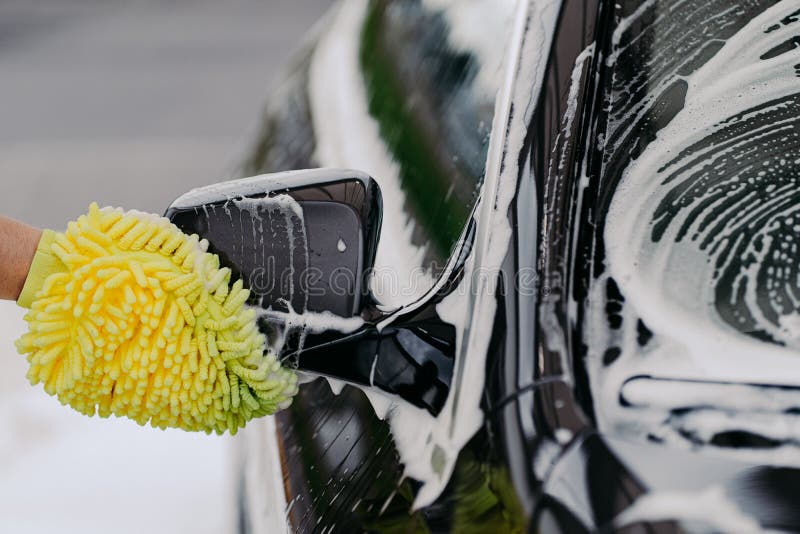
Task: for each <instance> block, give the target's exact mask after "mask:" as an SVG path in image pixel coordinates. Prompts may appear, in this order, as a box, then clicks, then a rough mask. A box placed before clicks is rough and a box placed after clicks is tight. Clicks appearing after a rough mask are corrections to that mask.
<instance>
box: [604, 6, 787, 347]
mask: <svg viewBox="0 0 800 534" xmlns="http://www.w3.org/2000/svg"><path fill="white" fill-rule="evenodd" d="M796 11H797V5H796V3H794V2H788V1H784V2H780V3H778V4H776V5H775V6H772V7H771V8H769V9H767V10H765V11H764V12H763V13H762V14H761V15H759V16H758V17H755V18H754V19H753V20H751V21H750V22H749V23H748V24H747V25H745V26H744V27H743V28H742V29H740V30H739V31H738V32H737V33H736V34H735V35H733V36H732V37H730V39H728V41H727V42H726V43H725V44H724V46H722V47H721V48H720V49H719V51H718V52H717V53H716V54H715V55H714V56H713V58H711V59H710V60H709V61H708V62H707V63H706V64H705V65H704V66H702V67H701V68H700V69H698V70H697V71H696V72H695V73H694V74H692V75H691V76H689V77H687V78H685V79H683V80H680V81H679V82H678V83H684V82H685V84H686V97H685V105H684V107H683V109H681V110H680V111H679V112H678V113H677V114H676V115H675V116H674V118H673V119H672V120H671V121H669V123H668V124H667V125H666V126H665V127H664V128H662V129H661V130H659V131H658V134H657V138H656V139H655V140H653V141H652V142H651V143H650V144H649V145H647V147H646V148H645V150H644V151H643V152H642V154H641V155H640V157H639V158H638V159H636V160H635V161H633V162H632V163H631V164H630V165H629V166H628V167H627V168H626V169H625V172H624V173H623V176H622V180H621V181H620V183H619V185H618V186H617V189H616V190H615V192H614V196H613V199H612V202H611V207H610V210H609V214H608V217H607V224H606V227H605V233H604V239H605V244H606V252H607V264H608V266H609V270H610V274H611V275H612V276H613V278H614V279H615V280H616V281H617V283H618V284H619V286H620V289H621V291H622V293H623V294H624V295H625V297H626V299H627V300H628V302H629V303H631V304H633V306H634V308H635V309H636V310H637V312H640V313H642V314H643V316H646V318H647V321H646V322H647V325H648V327H651V328H653V329H654V330H655V331H656V332H657V333H661V334H664V335H666V336H667V337H668V338H672V339H674V340H678V341H680V342H681V344H682V345H683V344H685V345H687V346H689V345H692V346H696V345H697V344H696V343H695V341H696V339H697V338H695V337H694V336H693V335H692V332H694V333H697V334H701V332H700V331H701V330H703V332H704V334H703V335H705V336H706V337H708V338H713V339H714V340H715V343H714V345H715V347H716V352H717V353H719V351H720V350H726V349H725V347H731V346H732V345H731V343H733V342H734V340H735V339H737V338H740V337H741V336H738V335H737V334H736V332H734V330H735V331H738V332H740V333H745V334H747V335H748V336H751V337H755V338H757V339H760V340H769V341H773V342H775V343H778V344H781V345H785V346H787V347H790V348H794V349H796V348H800V269H799V268H798V262H797V259H798V250H797V239H798V230H800V213H798V212H800V189H799V188H798V181H800V117H798V104H800V79H798V77H797V67H796V65H797V64H798V63H800V49H798V48H794V47H789V46H787V45H786V43H791V42H792V39H796V37H795V36H796V34H797V33H798V32H800V23H797V22H796V21H797V17H796V16H794V15H796ZM642 221H646V222H647V224H641V222H642ZM709 328H711V330H709ZM687 336H690V337H691V338H692V340H691V341H690V340H689V339H688V337H687ZM705 348H708V345H707V344H706V346H705ZM751 348H752V347H751Z"/></svg>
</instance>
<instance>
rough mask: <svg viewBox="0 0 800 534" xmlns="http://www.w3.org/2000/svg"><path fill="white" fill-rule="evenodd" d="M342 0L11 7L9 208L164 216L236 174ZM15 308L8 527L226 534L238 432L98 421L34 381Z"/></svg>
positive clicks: (2, 112) (0, 23) (5, 123)
mask: <svg viewBox="0 0 800 534" xmlns="http://www.w3.org/2000/svg"><path fill="white" fill-rule="evenodd" d="M331 4H332V2H331V1H330V0H293V1H292V2H277V1H274V0H272V1H269V0H261V1H256V0H226V1H225V2H219V1H211V0H162V1H156V0H37V1H36V2H30V1H29V0H4V2H2V3H0V72H2V73H3V82H2V84H0V213H1V214H4V215H8V216H11V217H15V218H19V219H22V220H24V221H26V222H29V223H32V224H36V225H40V226H46V227H50V228H55V229H58V228H62V227H64V225H65V223H66V222H67V221H68V220H70V219H71V218H74V217H76V216H77V215H79V214H81V213H83V212H84V211H85V210H86V208H87V206H88V204H89V203H90V202H91V201H93V200H94V201H98V202H99V203H100V204H101V205H109V204H110V205H115V206H122V207H125V208H136V209H141V210H148V211H153V212H162V211H163V210H164V208H165V207H166V206H167V205H168V204H169V202H170V201H171V200H172V199H173V198H175V197H176V196H178V195H179V194H181V193H182V192H184V191H186V190H187V189H190V188H192V187H196V186H199V185H203V184H207V183H211V182H214V181H218V180H220V179H224V178H227V177H230V176H233V175H236V174H237V166H238V162H239V161H240V159H241V157H242V155H243V153H244V150H246V148H247V146H248V142H249V141H250V140H251V139H252V135H253V133H254V132H255V129H256V128H257V126H258V122H259V117H260V112H261V109H262V107H263V104H264V102H265V98H266V95H267V94H268V92H269V87H270V85H271V84H272V83H273V82H274V81H275V78H276V76H277V75H278V73H279V71H280V67H281V65H282V64H284V63H285V62H286V60H287V59H288V57H289V55H290V53H291V51H292V50H293V49H295V48H296V47H297V46H298V45H299V43H300V42H301V40H302V38H303V36H304V34H305V33H306V32H307V31H308V29H309V28H310V27H311V26H312V25H313V24H314V23H315V21H317V20H318V18H319V17H320V16H321V15H322V14H323V13H324V11H325V10H326V9H327V8H328V7H329V6H330V5H331ZM22 314H23V311H22V310H21V309H20V308H18V307H17V306H16V305H15V304H13V303H8V302H0V424H2V426H3V431H2V432H0V531H2V532H14V533H39V532H65V533H71V532H81V533H86V534H91V533H95V532H97V533H100V532H109V531H113V532H115V533H117V534H120V533H129V532H130V533H140V532H150V533H154V534H159V533H162V532H163V533H183V532H185V533H190V532H191V533H192V534H203V533H220V532H222V533H224V532H230V531H232V525H233V513H232V504H233V503H234V499H233V494H232V482H231V471H232V468H233V465H234V463H233V461H232V455H231V447H232V443H231V440H230V439H229V438H219V437H213V436H205V435H195V434H189V433H184V432H181V431H160V430H154V429H151V428H142V427H139V426H138V425H136V424H135V423H133V422H130V421H127V420H120V419H109V420H101V419H96V418H87V417H84V416H81V415H79V414H76V413H73V412H72V411H71V410H70V409H68V408H66V407H63V406H61V405H60V404H59V403H58V401H57V400H56V399H54V398H51V397H49V396H47V395H46V394H44V393H43V392H42V390H41V387H36V388H34V387H31V386H30V385H29V384H28V383H27V381H26V380H25V378H24V376H25V370H26V367H27V364H26V362H25V361H24V358H22V357H21V356H19V355H17V354H16V351H15V349H14V347H13V340H14V339H16V338H17V337H18V336H19V335H20V334H21V333H22V332H23V330H24V326H25V325H24V322H23V321H22Z"/></svg>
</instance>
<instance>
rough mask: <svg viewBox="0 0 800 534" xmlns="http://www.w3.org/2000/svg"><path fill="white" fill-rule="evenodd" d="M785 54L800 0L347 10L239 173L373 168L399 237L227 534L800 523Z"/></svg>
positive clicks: (260, 432)
mask: <svg viewBox="0 0 800 534" xmlns="http://www.w3.org/2000/svg"><path fill="white" fill-rule="evenodd" d="M799 43H800V4H798V2H797V0H784V1H780V2H779V1H773V0H742V1H740V2H731V1H730V0H704V1H697V0H614V1H606V0H562V1H558V0H533V1H530V2H528V1H519V2H517V1H512V0H472V1H466V0H464V1H456V0H369V1H368V0H345V1H343V2H342V3H340V4H338V5H337V6H336V7H335V9H334V10H333V11H332V12H331V13H330V14H329V15H328V17H327V18H326V19H324V20H323V21H322V22H321V23H320V25H319V26H318V27H317V29H316V30H315V31H314V32H313V34H312V35H311V36H310V37H309V40H308V44H307V46H306V47H305V48H304V49H303V50H302V51H301V53H300V54H299V55H298V56H297V59H296V61H295V62H294V63H293V67H292V68H291V69H290V70H289V72H288V74H287V75H286V77H285V79H284V81H283V83H282V84H281V85H280V86H279V87H278V90H277V91H276V94H274V95H273V97H272V99H271V100H270V103H269V105H268V107H267V112H266V114H265V116H264V118H263V124H262V127H261V131H260V133H259V137H258V139H257V142H256V143H255V144H254V147H253V150H252V151H251V153H250V156H249V159H248V162H247V164H246V165H245V166H244V168H243V170H242V175H255V174H262V173H274V172H278V171H286V170H291V169H307V168H316V167H334V168H350V169H358V171H360V173H365V174H360V173H351V175H352V176H353V177H355V178H353V179H354V180H356V182H358V183H360V184H361V185H362V186H363V188H364V189H363V191H367V192H369V194H371V195H373V196H376V195H378V193H377V188H375V187H374V185H373V184H372V181H371V180H370V179H369V177H368V176H371V177H372V178H374V180H375V182H377V184H378V186H379V187H380V192H381V194H382V199H383V200H382V202H383V208H382V210H380V208H379V207H375V208H374V210H375V211H380V212H381V214H382V219H383V227H382V231H381V233H380V239H379V240H378V241H377V251H376V250H374V248H373V249H370V247H369V246H368V245H367V246H365V247H364V251H365V252H364V254H365V256H364V258H366V262H367V263H372V260H373V257H374V265H373V269H371V270H370V271H369V277H368V279H365V285H367V286H369V289H370V291H369V296H368V298H364V299H363V302H362V303H361V304H358V305H357V306H355V308H353V309H352V310H350V309H349V308H347V307H345V308H346V310H345V312H344V314H345V315H347V314H354V315H358V316H360V317H361V318H362V320H363V324H362V323H358V324H356V325H355V326H354V327H353V328H352V329H350V330H349V331H348V332H346V333H342V332H339V333H338V334H337V335H338V338H337V337H336V335H334V336H333V338H331V337H330V336H329V339H327V341H326V343H329V344H327V345H318V346H324V349H318V348H317V349H315V348H314V346H312V345H313V344H309V343H308V342H305V345H304V347H306V348H307V349H308V351H309V352H308V353H307V354H306V353H305V352H304V351H303V350H300V351H298V350H295V352H294V353H293V354H294V355H295V356H296V357H297V358H300V359H302V358H307V360H306V362H305V363H304V364H303V365H300V367H302V368H305V369H312V370H314V371H316V375H320V374H321V375H325V376H328V377H329V378H330V379H329V380H326V379H325V378H317V377H316V375H315V374H313V373H312V374H311V375H309V376H308V377H307V378H308V379H307V381H306V383H304V384H303V385H302V386H301V388H300V391H299V393H298V395H297V397H296V398H295V400H294V402H293V404H292V405H291V407H290V408H288V409H287V410H285V411H284V412H282V413H280V414H278V415H277V416H276V417H275V419H274V420H272V419H269V420H265V421H262V422H258V423H253V424H252V425H251V426H249V427H248V428H247V429H245V430H244V431H243V433H242V436H241V438H240V441H239V442H238V446H239V449H238V450H239V456H238V460H237V476H238V480H239V483H238V494H239V500H238V502H239V503H240V510H239V512H240V513H239V528H240V531H241V532H273V531H274V530H273V529H274V528H275V525H276V524H278V525H287V526H288V528H289V529H290V530H292V531H296V532H361V531H368V532H522V531H526V532H565V533H566V532H568V533H580V532H595V531H600V532H611V531H614V532H617V531H619V532H681V531H689V532H752V531H758V530H761V529H765V530H779V531H800V471H799V470H798V467H800V365H798V364H797V358H798V356H800V267H799V266H800V261H799V260H800V251H798V243H800V231H798V230H800V188H798V182H799V181H800V118H799V117H800V106H799V105H798V104H799V103H800V78H798V76H800V44H799ZM330 172H331V173H332V174H331V176H333V177H334V178H335V177H336V176H338V174H337V173H339V172H340V173H344V174H347V172H350V171H330ZM344 174H342V176H344ZM316 176H317V177H319V175H316ZM334 182H335V180H334ZM359 191H361V190H359ZM362 193H363V192H362ZM362 193H359V194H362ZM376 198H379V197H376ZM362 207H363V204H362ZM375 211H373V215H372V217H373V220H374V218H375V217H376V215H375ZM365 217H366V218H365V219H364V220H366V221H369V220H370V219H369V216H368V215H365ZM370 232H373V233H375V232H377V229H376V228H372V229H371V230H370V229H368V232H367V235H371V234H370ZM376 235H377V234H376ZM331 239H332V241H331V242H332V243H338V239H333V238H331ZM329 241H330V240H329ZM359 250H361V249H359ZM359 265H360V266H361V267H364V266H365V265H366V264H365V265H362V264H359ZM359 268H360V267H359ZM348 287H349V286H348ZM351 289H352V288H351ZM348 302H349V304H348V306H350V307H352V305H353V302H352V301H348ZM312 311H313V310H312ZM317 311H324V310H317ZM338 313H339V314H340V315H341V314H342V313H343V312H341V311H339V312H338ZM300 329H301V330H302V325H301V327H300ZM331 329H332V330H337V328H331ZM322 330H325V329H324V328H323V329H322ZM340 330H341V329H340ZM312 333H314V332H312ZM342 337H346V338H347V339H348V341H347V343H344V344H342V343H339V342H338V341H337V339H341V338H342ZM334 338H336V339H334ZM331 339H333V341H331ZM331 343H332V344H331ZM337 343H338V344H337ZM301 348H302V347H301ZM304 354H305V356H304ZM348 355H350V356H348ZM398 362H400V363H398ZM341 379H344V380H343V381H342V380H341Z"/></svg>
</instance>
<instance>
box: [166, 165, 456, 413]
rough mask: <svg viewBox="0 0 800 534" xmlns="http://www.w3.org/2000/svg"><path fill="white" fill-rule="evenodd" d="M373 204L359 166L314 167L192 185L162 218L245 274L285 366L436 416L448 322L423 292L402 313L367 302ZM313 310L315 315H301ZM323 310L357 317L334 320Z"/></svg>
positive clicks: (376, 194) (447, 353)
mask: <svg viewBox="0 0 800 534" xmlns="http://www.w3.org/2000/svg"><path fill="white" fill-rule="evenodd" d="M381 202H382V201H381V194H380V189H379V188H378V184H377V183H376V182H375V180H373V179H372V178H371V177H369V176H367V175H366V174H363V173H361V172H358V171H351V170H335V169H313V170H306V171H294V172H285V173H277V174H270V175H262V176H256V177H253V178H244V179H241V180H232V181H229V182H222V183H220V184H214V185H210V186H207V187H202V188H199V189H195V190H194V191H190V192H189V193H186V194H185V195H183V196H181V197H179V198H178V199H177V200H175V201H174V202H173V203H172V205H171V206H170V207H169V209H167V212H166V216H167V217H168V218H169V219H170V220H171V221H172V222H173V223H175V225H177V226H178V227H179V228H180V229H181V230H183V231H184V232H186V233H189V234H198V235H199V236H200V237H202V238H204V239H206V240H208V242H209V251H210V252H214V253H215V254H217V255H219V257H220V262H221V264H222V265H223V266H226V267H229V268H230V269H231V270H232V271H233V274H234V277H235V278H239V279H241V280H243V282H244V284H245V287H247V288H248V289H250V291H251V294H250V300H249V304H251V305H253V306H258V307H260V308H261V309H262V310H263V311H264V316H265V320H264V321H261V322H260V323H259V324H260V326H261V328H262V331H264V332H265V334H267V337H268V339H270V340H271V341H272V344H273V346H274V347H276V350H278V351H279V352H280V358H281V361H282V363H283V364H284V365H288V366H293V367H295V368H297V369H298V370H300V371H303V372H306V373H311V374H317V375H322V376H328V377H332V378H337V379H340V380H344V381H346V382H349V383H351V384H355V385H358V386H361V387H372V388H376V389H379V390H382V391H383V392H384V393H386V394H389V395H392V396H396V397H400V398H402V399H404V400H405V401H407V402H409V403H411V404H413V405H415V406H417V407H420V408H424V409H427V410H428V411H429V412H431V413H432V414H433V415H437V414H438V413H439V412H440V411H441V409H442V407H443V406H444V403H445V401H446V399H447V396H448V393H449V391H450V383H451V381H452V375H453V367H454V361H455V328H454V327H453V326H452V325H449V324H447V323H444V322H443V321H442V320H441V319H440V318H439V316H438V314H437V313H436V311H435V306H434V305H433V304H435V302H434V301H433V299H431V300H430V302H429V304H431V305H424V306H414V307H411V308H410V309H409V311H408V312H406V311H405V310H403V309H402V308H401V309H400V310H397V311H395V312H392V313H387V312H383V311H380V310H379V309H378V308H377V307H376V306H375V304H376V302H375V299H374V298H373V297H372V295H371V293H370V292H369V276H370V275H371V270H372V266H373V264H374V261H375V253H376V251H377V246H378V239H379V236H380V228H381V212H382V203H381ZM313 313H317V314H322V315H321V316H317V317H318V318H320V317H321V319H322V320H320V321H316V324H314V321H310V318H311V316H312V314H313ZM331 314H333V315H335V316H339V317H343V318H346V319H350V318H353V317H356V318H355V319H353V320H352V321H349V320H348V321H347V327H346V328H341V327H340V326H341V322H340V321H338V320H336V318H335V317H332V316H331ZM270 319H271V320H270ZM379 322H380V323H381V327H378V323H379ZM337 325H338V326H337Z"/></svg>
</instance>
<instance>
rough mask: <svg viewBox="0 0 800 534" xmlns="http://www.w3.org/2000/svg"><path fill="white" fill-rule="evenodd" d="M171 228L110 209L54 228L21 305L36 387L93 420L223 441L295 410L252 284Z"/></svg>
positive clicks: (292, 380)
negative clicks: (251, 305)
mask: <svg viewBox="0 0 800 534" xmlns="http://www.w3.org/2000/svg"><path fill="white" fill-rule="evenodd" d="M207 248H208V243H207V242H206V241H205V240H200V239H199V238H198V237H197V236H196V235H192V236H187V235H185V234H184V233H182V232H181V231H180V230H179V229H178V228H177V227H176V226H175V225H173V224H172V223H171V222H170V221H169V220H167V219H165V218H163V217H158V216H155V215H150V214H146V213H140V212H135V211H130V212H123V211H122V210H120V209H111V208H104V209H100V208H98V206H97V205H96V204H92V206H91V207H90V208H89V213H88V214H87V215H83V216H81V217H80V218H79V219H78V220H77V221H75V222H71V223H69V226H68V229H67V231H66V232H65V233H63V234H62V233H56V232H52V231H49V230H48V231H45V232H44V234H43V235H42V238H41V241H40V243H39V246H38V249H37V252H36V255H35V257H34V260H33V265H32V267H31V271H30V273H29V275H28V278H27V280H26V282H25V287H24V288H23V291H22V294H21V295H20V298H19V300H18V302H19V304H20V305H22V306H24V307H27V308H30V311H29V312H28V313H27V315H26V316H25V320H26V321H27V322H28V326H29V332H27V333H26V334H24V335H23V336H22V338H21V339H19V340H18V341H17V349H18V350H19V352H20V353H21V354H25V355H27V359H28V361H29V362H30V370H29V371H28V378H29V380H30V381H31V383H32V384H37V383H40V382H41V383H43V384H44V389H45V391H46V392H47V393H49V394H51V395H56V396H57V397H58V399H59V400H60V401H61V402H62V403H63V404H69V405H70V406H72V407H73V408H75V409H76V410H78V411H79V412H81V413H84V414H87V415H95V414H99V415H100V416H101V417H108V416H109V415H110V414H114V415H117V416H126V417H129V418H131V419H133V420H135V421H136V422H138V423H139V424H142V425H143V424H145V423H148V422H149V423H150V424H151V425H152V426H155V427H159V428H166V427H177V428H182V429H185V430H202V431H205V432H207V433H210V432H212V431H213V432H216V433H218V434H221V433H223V432H225V431H226V430H228V431H230V432H231V433H235V432H236V430H237V429H238V428H240V427H242V426H244V424H245V423H246V422H247V421H248V420H250V419H252V418H254V417H259V416H262V415H268V414H272V413H274V412H275V411H277V410H279V409H281V408H284V407H286V406H288V405H289V403H290V402H291V399H292V396H293V395H294V394H295V392H296V391H297V378H296V376H295V374H294V372H292V371H291V370H289V369H285V368H283V367H281V365H280V362H278V361H277V359H276V358H275V356H274V355H273V354H270V353H269V352H268V351H267V349H266V340H265V337H264V335H263V334H262V333H260V332H259V330H258V328H257V325H256V319H257V316H256V311H255V310H253V309H248V307H247V306H246V304H245V301H246V300H247V298H248V296H249V291H248V290H246V289H244V288H243V284H242V281H241V280H237V281H236V282H235V283H233V284H232V285H231V284H230V278H231V271H230V269H227V268H220V265H219V258H218V257H217V256H216V255H214V254H210V253H208V252H207Z"/></svg>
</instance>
